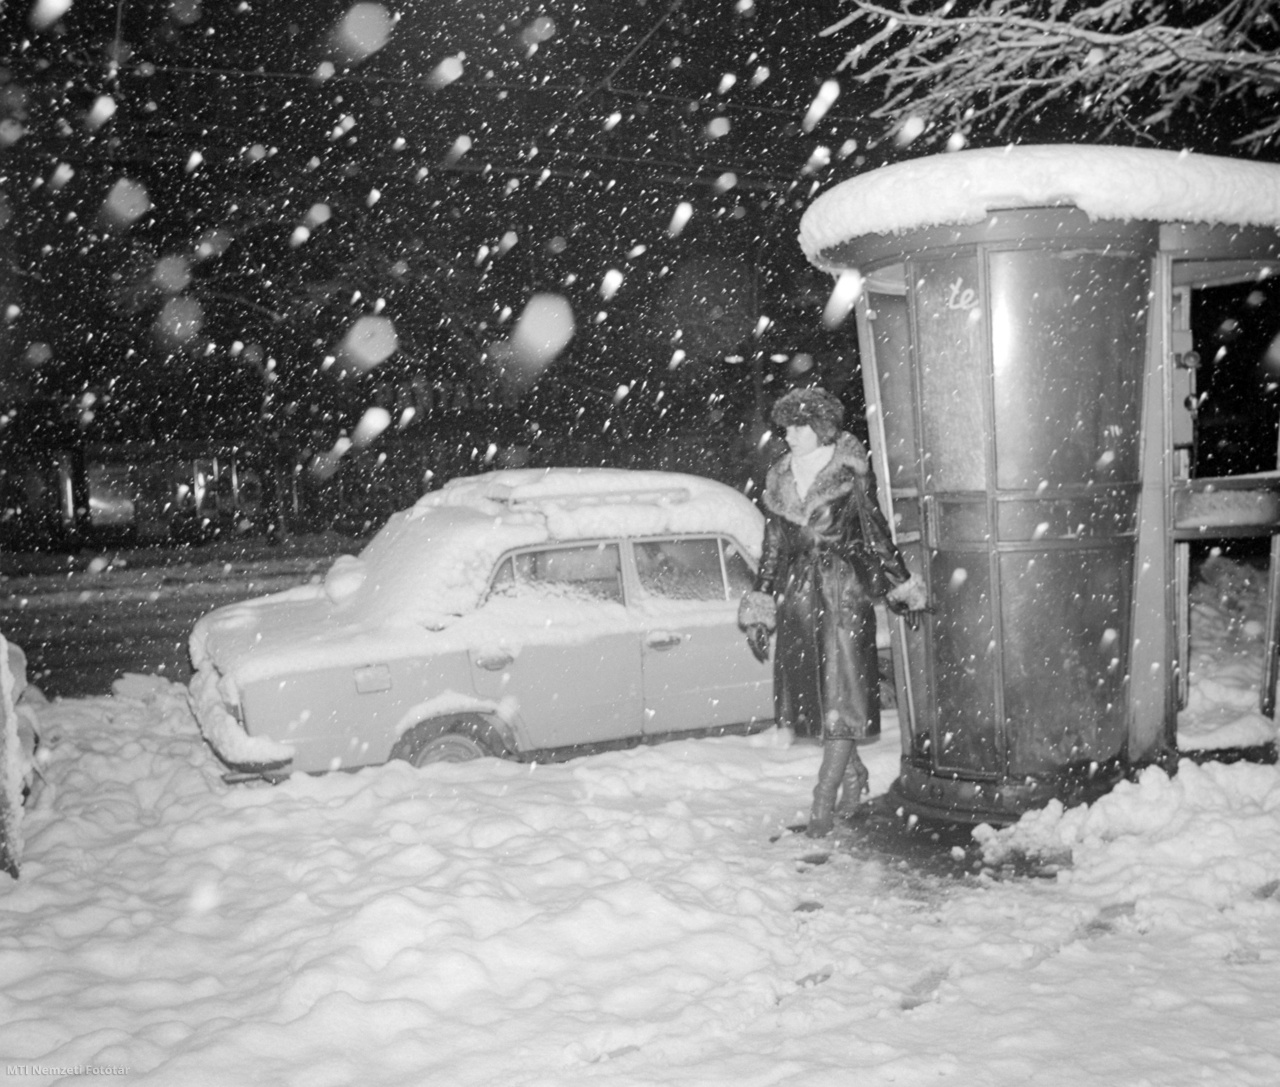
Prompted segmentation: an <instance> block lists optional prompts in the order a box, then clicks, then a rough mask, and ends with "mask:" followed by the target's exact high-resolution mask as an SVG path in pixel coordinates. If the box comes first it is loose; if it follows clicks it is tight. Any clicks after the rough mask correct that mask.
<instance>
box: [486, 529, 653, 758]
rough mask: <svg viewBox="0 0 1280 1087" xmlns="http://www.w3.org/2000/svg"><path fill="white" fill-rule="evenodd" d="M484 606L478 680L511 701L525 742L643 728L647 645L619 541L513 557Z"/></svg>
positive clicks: (566, 741)
mask: <svg viewBox="0 0 1280 1087" xmlns="http://www.w3.org/2000/svg"><path fill="white" fill-rule="evenodd" d="M479 612H480V613H484V614H479V613H478V615H477V618H478V619H480V620H481V621H486V620H491V621H492V622H491V629H492V631H493V633H492V634H491V635H490V636H488V637H486V638H485V639H483V641H484V643H485V644H481V645H476V646H475V647H473V648H472V649H471V650H470V659H471V676H472V683H473V685H474V687H475V690H476V693H477V694H478V695H480V697H482V698H485V699H492V700H493V701H494V702H496V703H499V704H500V705H503V706H505V707H506V709H507V712H509V713H510V714H511V716H512V718H513V720H514V722H515V724H516V727H517V729H518V730H519V731H520V732H521V733H522V740H523V742H524V744H525V745H526V746H527V747H529V748H531V749H542V748H552V747H565V746H571V745H575V744H591V743H601V742H608V741H612V740H619V739H623V738H625V737H628V736H636V735H638V734H639V733H640V731H641V727H642V720H643V712H642V711H643V704H642V700H641V698H642V696H641V683H640V646H639V644H638V640H637V637H636V625H635V621H634V618H633V617H632V616H631V615H630V613H629V612H628V610H627V608H626V602H625V597H624V591H623V575H622V552H621V545H620V544H619V543H618V542H617V541H603V542H592V543H583V544H572V545H564V546H548V547H540V548H532V549H528V550H523V551H518V552H515V553H513V554H511V555H507V556H506V557H505V558H504V559H503V560H502V561H501V562H500V563H499V565H498V569H497V571H496V573H495V574H494V577H493V579H492V582H491V585H490V590H489V594H488V597H487V598H486V600H485V603H484V604H483V605H482V606H481V608H480V609H479Z"/></svg>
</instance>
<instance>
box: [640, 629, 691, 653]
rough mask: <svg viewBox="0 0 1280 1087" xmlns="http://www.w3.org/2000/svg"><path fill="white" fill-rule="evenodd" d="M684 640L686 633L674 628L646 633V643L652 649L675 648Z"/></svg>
mask: <svg viewBox="0 0 1280 1087" xmlns="http://www.w3.org/2000/svg"><path fill="white" fill-rule="evenodd" d="M683 641H684V635H683V634H677V633H676V632H675V631H673V630H655V631H653V632H652V633H651V634H648V635H646V637H645V640H644V644H645V645H647V646H648V647H649V648H650V649H675V647H676V646H678V645H679V644H680V643H681V642H683Z"/></svg>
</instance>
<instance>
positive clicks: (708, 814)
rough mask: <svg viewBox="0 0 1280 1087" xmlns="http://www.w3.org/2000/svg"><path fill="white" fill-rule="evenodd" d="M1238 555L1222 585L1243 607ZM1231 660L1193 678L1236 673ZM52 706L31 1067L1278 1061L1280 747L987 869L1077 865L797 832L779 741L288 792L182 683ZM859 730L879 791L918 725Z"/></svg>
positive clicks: (586, 1070)
mask: <svg viewBox="0 0 1280 1087" xmlns="http://www.w3.org/2000/svg"><path fill="white" fill-rule="evenodd" d="M1246 575H1247V571H1245V570H1243V569H1242V568H1239V567H1234V566H1231V565H1227V566H1224V567H1222V568H1221V570H1220V572H1219V573H1217V574H1215V577H1216V578H1217V582H1218V585H1219V586H1222V585H1224V584H1227V583H1228V582H1229V583H1230V584H1232V585H1234V586H1236V589H1237V590H1238V591H1239V592H1241V593H1243V594H1244V598H1245V599H1246V613H1247V610H1248V608H1251V607H1253V605H1254V599H1255V596H1256V593H1257V586H1256V581H1254V580H1251V579H1250V578H1249V577H1248V576H1246ZM1233 591H1235V590H1233ZM1222 599H1223V596H1222V594H1221V592H1220V591H1219V592H1217V594H1216V595H1214V594H1213V593H1206V594H1205V595H1204V597H1203V598H1202V599H1201V600H1200V605H1199V606H1200V607H1201V609H1202V611H1203V612H1205V613H1210V612H1214V613H1220V614H1222V615H1226V614H1228V611H1227V605H1224V604H1223V603H1222ZM1246 622H1247V620H1246ZM1229 627H1230V623H1229V622H1228V621H1226V620H1224V625H1223V626H1222V627H1210V626H1206V625H1205V624H1203V623H1202V624H1201V625H1200V627H1199V629H1201V630H1215V631H1222V630H1226V629H1229ZM1246 645H1249V646H1252V647H1253V652H1254V655H1255V656H1256V655H1257V653H1258V651H1259V650H1260V643H1258V642H1257V641H1251V642H1249V641H1242V642H1241V646H1240V648H1241V651H1242V652H1243V649H1244V647H1245V646H1246ZM1218 659H1220V658H1218V657H1216V656H1215V655H1214V654H1213V653H1208V654H1202V655H1198V656H1197V657H1196V660H1195V661H1194V662H1193V668H1194V671H1195V676H1196V679H1195V682H1196V684H1197V685H1202V684H1203V683H1204V682H1205V681H1206V680H1210V679H1212V680H1214V681H1216V682H1218V683H1220V684H1221V686H1222V688H1223V689H1231V690H1235V689H1236V688H1238V687H1239V686H1240V685H1241V683H1242V674H1241V673H1230V672H1228V673H1225V674H1223V673H1215V672H1214V671H1213V663H1214V661H1216V660H1218ZM1255 693H1256V692H1255ZM1211 703H1212V699H1211V698H1206V699H1204V700H1202V701H1201V702H1199V703H1197V704H1198V705H1199V706H1200V709H1201V710H1202V711H1204V712H1206V713H1208V712H1210V711H1212V710H1214V708H1215V707H1214V706H1213V705H1212V704H1211ZM1197 712H1199V711H1194V710H1189V711H1188V713H1187V714H1184V722H1185V723H1186V724H1188V725H1198V724H1200V722H1198V720H1197V719H1195V718H1196V713H1197ZM886 717H887V718H888V719H887V721H886V727H887V728H888V730H889V731H890V732H892V727H893V718H892V714H887V715H886ZM41 725H42V733H43V735H44V737H45V741H46V747H45V748H44V751H45V761H44V774H45V777H46V779H47V782H48V784H47V786H46V787H45V789H44V790H43V792H42V794H41V796H40V798H39V800H38V802H37V803H36V805H35V806H34V807H33V808H31V809H30V810H29V811H28V813H27V820H26V828H27V845H26V854H25V858H24V867H23V874H22V878H21V880H20V881H14V880H9V879H7V878H6V877H3V876H0V901H2V902H3V909H0V962H2V963H3V971H0V1052H3V1053H4V1054H5V1057H6V1061H7V1062H8V1063H9V1064H12V1065H17V1064H22V1065H30V1066H31V1067H35V1068H38V1067H45V1068H58V1067H61V1068H66V1067H70V1066H75V1065H79V1066H82V1067H89V1068H106V1067H110V1068H128V1078H129V1082H130V1083H131V1084H133V1083H136V1084H147V1085H151V1084H154V1085H165V1087H167V1085H169V1084H174V1083H191V1084H200V1085H220V1084H227V1085H233V1084H234V1085H237V1087H242V1085H246V1084H271V1085H285V1087H289V1085H294V1084H296V1085H298V1087H303V1085H312V1084H314V1083H316V1082H325V1083H356V1082H369V1083H377V1084H380V1085H386V1087H409V1085H416V1084H421V1083H447V1084H450V1085H451V1087H455V1085H456V1087H481V1085H484V1087H490V1085H492V1084H510V1085H527V1087H535V1085H538V1087H541V1085H546V1087H552V1085H555V1087H574V1085H577V1084H583V1085H585V1084H595V1083H600V1082H608V1083H611V1084H615V1083H616V1084H627V1085H649V1084H653V1085H657V1084H689V1083H697V1084H700V1085H703V1087H743V1085H744V1084H804V1085H805V1087H843V1085H846V1084H848V1083H851V1082H857V1083H859V1084H871V1085H887V1084H891V1083H895V1084H904V1083H906V1084H920V1083H926V1082H928V1083H935V1082H939V1081H943V1080H946V1081H951V1080H955V1081H956V1082H964V1083H975V1084H978V1083H980V1084H982V1085H983V1087H1023V1085H1025V1084H1027V1083H1029V1082H1040V1081H1043V1082H1046V1083H1050V1082H1051V1083H1053V1084H1054V1085H1055V1087H1076V1085H1080V1087H1085V1085H1094V1084H1098V1083H1115V1084H1128V1085H1133V1087H1137V1085H1138V1084H1141V1083H1152V1084H1161V1085H1162V1087H1179V1085H1187V1087H1190V1085H1192V1084H1199V1083H1203V1082H1206V1081H1214V1082H1221V1083H1230V1084H1232V1085H1233V1087H1264V1085H1265V1087H1270V1085H1271V1084H1274V1083H1276V1082H1280V1040H1277V1038H1276V1035H1275V1031H1274V1029H1273V1027H1274V1018H1275V1006H1276V1002H1277V1000H1280V970H1278V969H1277V966H1278V965H1280V771H1278V770H1277V768H1276V767H1274V766H1259V765H1253V764H1247V763H1236V764H1231V765H1216V764H1209V765H1205V766H1196V765H1195V764H1193V763H1190V762H1187V761H1184V762H1183V764H1182V766H1181V768H1180V771H1179V773H1178V775H1177V777H1176V778H1173V779H1169V778H1167V777H1165V776H1164V775H1163V774H1161V773H1160V772H1158V771H1154V770H1153V771H1148V772H1147V773H1145V774H1144V775H1143V776H1142V777H1141V779H1140V780H1139V781H1138V782H1136V783H1129V784H1124V785H1121V786H1120V787H1118V788H1117V789H1116V790H1115V791H1114V792H1113V793H1111V794H1110V795H1108V796H1107V797H1104V798H1103V799H1102V800H1100V801H1098V802H1097V803H1096V804H1094V805H1093V806H1092V807H1088V808H1078V809H1073V810H1071V811H1063V810H1062V809H1061V808H1058V807H1057V806H1053V807H1051V808H1049V809H1046V810H1045V811H1044V812H1041V813H1035V814H1032V815H1030V816H1028V817H1026V818H1025V819H1024V820H1023V821H1022V823H1021V824H1019V825H1018V826H1017V827H1015V828H1011V829H1010V830H1008V831H1004V832H1001V833H1000V834H995V833H994V832H990V833H985V834H984V835H983V838H984V848H985V849H986V851H987V858H988V861H989V862H990V863H992V864H999V863H1001V862H1002V858H1004V857H1006V856H1008V855H1009V854H1010V853H1017V852H1020V851H1021V852H1026V851H1039V852H1040V853H1041V854H1046V853H1047V854H1049V855H1051V856H1055V857H1057V858H1059V859H1060V861H1061V863H1062V864H1063V868H1062V870H1061V872H1060V873H1059V875H1058V876H1057V877H1056V878H1055V879H1049V880H1027V879H1014V880H997V879H994V878H992V876H991V875H990V874H983V873H981V872H979V871H978V870H977V869H974V872H973V874H971V875H969V876H967V877H965V878H963V879H946V878H943V877H937V876H930V875H925V874H921V873H920V872H918V871H915V870H913V869H911V868H910V867H908V866H907V865H906V864H905V863H904V862H901V861H899V860H897V859H896V858H894V857H889V856H881V855H876V854H869V853H865V852H860V853H856V854H855V853H853V852H847V851H842V850H840V849H833V848H832V847H831V845H830V843H814V842H811V841H809V840H808V839H806V838H803V837H800V836H796V835H793V834H790V833H788V832H787V831H786V827H787V825H788V824H790V823H793V822H795V821H797V820H798V819H799V818H801V817H802V815H803V813H804V811H805V809H806V807H807V803H808V798H809V791H810V789H811V788H812V785H813V780H814V777H815V775H816V771H817V766H818V758H819V752H818V750H817V749H816V748H815V747H813V746H805V745H789V744H788V743H787V737H786V736H785V734H778V733H773V732H770V733H764V734H761V735H759V736H757V737H753V738H750V739H748V738H725V739H719V740H703V741H690V742H682V743H673V744H667V745H663V746H660V747H653V748H638V749H635V750H632V751H626V752H615V753H611V754H605V755H598V756H594V757H591V758H584V759H580V760H577V761H574V762H571V763H564V764H555V765H549V766H532V767H531V766H526V765H520V764H514V763H505V762H499V761H496V760H481V761H477V762H473V763H466V764H457V765H449V764H436V765H433V766H431V767H428V768H425V769H423V770H414V769H412V768H410V767H409V766H407V765H405V764H396V765H389V766H385V767H377V768H372V769H366V770H362V771H359V772H357V773H353V774H331V775H328V776H325V777H319V778H313V777H305V776H297V777H294V778H292V779H290V780H289V781H287V782H286V783H284V784H282V785H280V786H277V787H274V788H271V787H245V786H237V787H228V786H226V785H224V784H223V783H222V781H221V779H220V777H219V767H218V764H217V762H216V760H215V759H214V758H213V756H212V755H211V754H210V753H209V752H208V750H207V748H205V747H204V746H203V744H202V743H201V741H200V739H199V736H198V732H197V730H196V727H195V724H194V722H193V720H192V719H191V717H190V713H189V710H188V707H187V703H186V699H185V692H184V691H183V689H182V688H181V687H178V686H176V685H172V684H169V683H168V682H166V681H164V680H162V679H160V678H159V677H141V676H132V677H126V679H125V680H122V681H120V682H119V683H118V684H117V687H116V693H115V695H114V696H113V697H110V698H95V699H84V700H75V701H61V702H58V703H55V704H53V705H51V706H48V707H46V708H44V709H43V710H42V713H41ZM863 750H864V754H865V757H866V759H867V762H868V764H869V766H870V768H871V773H872V784H873V788H874V789H875V791H877V792H879V791H882V790H883V789H884V788H885V787H886V786H887V785H888V784H889V782H890V781H891V780H892V778H893V776H894V773H895V770H896V762H897V755H898V752H897V749H896V745H894V744H893V743H892V742H891V741H887V740H886V741H882V742H881V743H879V744H876V745H872V746H869V747H866V748H864V749H863ZM57 1078H58V1077H57V1076H56V1075H54V1074H51V1073H39V1072H37V1073H34V1074H30V1075H27V1076H25V1077H18V1078H17V1080H16V1081H17V1082H22V1083H51V1082H55V1081H56V1080H57Z"/></svg>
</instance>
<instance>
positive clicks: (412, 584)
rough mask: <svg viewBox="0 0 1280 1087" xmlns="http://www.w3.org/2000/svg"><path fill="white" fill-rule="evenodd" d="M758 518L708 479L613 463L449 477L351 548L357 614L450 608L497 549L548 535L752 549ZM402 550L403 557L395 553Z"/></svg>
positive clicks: (471, 593)
mask: <svg viewBox="0 0 1280 1087" xmlns="http://www.w3.org/2000/svg"><path fill="white" fill-rule="evenodd" d="M762 526H763V520H762V518H761V515H760V512H759V511H758V510H757V509H756V507H755V505H754V504H753V503H752V502H751V501H750V499H748V498H746V497H745V496H744V495H742V494H740V493H739V492H738V491H735V490H734V489H733V488H732V487H728V486H726V485H725V484H723V483H717V482H715V481H714V480H710V479H704V478H702V477H700V476H692V475H685V474H682V473H676V472H644V471H630V470H627V469H620V468H517V469H509V470H505V471H497V472H488V473H486V474H484V475H480V476H469V477H464V478H461V479H455V480H452V481H450V482H449V483H447V484H446V485H445V486H444V487H442V488H441V489H440V490H438V491H433V492H432V493H430V494H427V495H424V496H423V497H422V498H420V499H418V501H417V503H415V504H414V506H413V507H412V508H411V509H409V510H405V511H404V512H402V513H398V514H396V515H395V516H394V517H392V518H391V520H390V521H389V522H388V523H387V525H386V526H385V527H384V528H383V529H382V531H381V532H379V533H378V535H377V536H376V537H374V539H373V540H372V541H371V542H370V544H369V545H368V547H366V548H365V549H364V551H363V552H361V554H360V558H359V560H358V561H359V562H360V564H361V565H362V566H363V567H364V575H363V579H362V584H361V585H360V586H359V587H358V588H357V589H356V590H355V591H354V592H352V593H351V594H350V595H351V596H352V598H353V599H352V606H353V608H354V609H355V610H358V611H360V612H367V613H369V614H371V615H372V614H377V615H383V616H386V615H389V614H394V613H398V612H400V613H406V614H407V615H408V617H409V618H410V619H411V620H412V621H421V620H422V618H423V617H424V615H458V614H461V613H463V612H466V611H469V610H470V609H471V608H473V607H475V604H476V601H477V600H478V599H479V597H480V594H481V593H483V592H484V589H485V587H486V585H487V584H488V578H489V575H490V573H492V571H493V567H494V563H495V562H496V561H497V560H498V557H499V556H500V555H502V553H503V552H505V551H509V550H511V549H512V548H515V547H526V546H531V545H534V544H538V543H543V542H545V541H549V540H580V539H596V538H600V537H608V536H656V535H661V534H663V533H667V532H725V533H728V534H730V535H731V536H733V537H734V538H735V539H737V540H738V542H739V543H741V544H742V546H743V547H745V548H747V549H748V550H749V551H750V552H751V553H752V554H753V555H758V554H759V551H760V540H761V535H762V532H763V527H762ZM407 555H412V556H413V558H414V562H413V563H412V564H409V563H406V562H405V561H404V559H405V557H406V556H407Z"/></svg>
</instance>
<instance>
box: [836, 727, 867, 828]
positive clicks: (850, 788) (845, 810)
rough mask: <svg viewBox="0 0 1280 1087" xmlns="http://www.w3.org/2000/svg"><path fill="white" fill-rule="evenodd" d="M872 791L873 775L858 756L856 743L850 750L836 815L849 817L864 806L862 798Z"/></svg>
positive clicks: (843, 817)
mask: <svg viewBox="0 0 1280 1087" xmlns="http://www.w3.org/2000/svg"><path fill="white" fill-rule="evenodd" d="M870 792H871V775H870V774H869V773H868V772H867V765H866V763H864V762H863V761H862V759H860V758H859V757H858V748H857V746H856V744H855V746H854V748H853V750H852V751H850V752H849V762H848V763H847V764H846V766H845V770H844V777H843V778H842V779H841V781H840V795H839V797H838V799H837V800H836V815H837V816H839V817H840V818H841V819H848V818H849V817H850V816H852V815H854V814H855V813H856V812H857V811H858V809H859V808H860V807H862V798H863V797H864V796H866V795H867V794H869V793H870Z"/></svg>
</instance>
